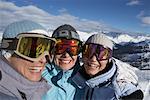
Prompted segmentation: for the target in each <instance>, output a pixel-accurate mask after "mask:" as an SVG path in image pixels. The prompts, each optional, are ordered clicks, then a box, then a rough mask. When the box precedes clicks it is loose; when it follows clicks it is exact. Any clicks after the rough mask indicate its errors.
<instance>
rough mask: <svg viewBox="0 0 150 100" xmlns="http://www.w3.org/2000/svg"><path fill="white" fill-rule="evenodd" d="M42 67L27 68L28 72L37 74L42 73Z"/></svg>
mask: <svg viewBox="0 0 150 100" xmlns="http://www.w3.org/2000/svg"><path fill="white" fill-rule="evenodd" d="M42 68H43V67H29V70H30V71H31V72H33V73H39V72H41V71H42Z"/></svg>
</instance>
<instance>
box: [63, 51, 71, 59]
mask: <svg viewBox="0 0 150 100" xmlns="http://www.w3.org/2000/svg"><path fill="white" fill-rule="evenodd" d="M62 57H64V58H67V57H70V55H69V54H68V53H67V52H64V53H63V54H62Z"/></svg>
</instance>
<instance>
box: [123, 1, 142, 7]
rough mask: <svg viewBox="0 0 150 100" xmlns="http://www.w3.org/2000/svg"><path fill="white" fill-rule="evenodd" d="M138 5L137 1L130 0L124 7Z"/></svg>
mask: <svg viewBox="0 0 150 100" xmlns="http://www.w3.org/2000/svg"><path fill="white" fill-rule="evenodd" d="M139 4H140V1H139V0H131V1H129V2H128V3H126V5H128V6H133V5H139Z"/></svg>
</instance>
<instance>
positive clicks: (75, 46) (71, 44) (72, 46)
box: [55, 39, 80, 56]
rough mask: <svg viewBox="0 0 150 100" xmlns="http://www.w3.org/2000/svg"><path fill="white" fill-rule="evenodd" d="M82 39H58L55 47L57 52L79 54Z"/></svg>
mask: <svg viewBox="0 0 150 100" xmlns="http://www.w3.org/2000/svg"><path fill="white" fill-rule="evenodd" d="M79 45H80V41H78V40H73V39H71V40H68V39H57V44H56V47H55V53H56V54H62V53H64V52H65V51H66V52H69V53H71V54H72V55H73V56H75V55H77V54H79V51H80V46H79Z"/></svg>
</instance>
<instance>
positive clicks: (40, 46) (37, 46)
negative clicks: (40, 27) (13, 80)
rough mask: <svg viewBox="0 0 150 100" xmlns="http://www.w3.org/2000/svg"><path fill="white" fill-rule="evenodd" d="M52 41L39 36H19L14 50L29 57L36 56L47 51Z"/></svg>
mask: <svg viewBox="0 0 150 100" xmlns="http://www.w3.org/2000/svg"><path fill="white" fill-rule="evenodd" d="M52 42H53V41H52V40H50V39H46V38H41V37H21V38H20V39H19V43H18V45H17V50H16V51H17V52H18V53H20V54H22V55H24V56H27V57H30V58H38V57H39V56H40V55H42V54H43V53H44V52H45V51H48V52H49V50H50V48H51V46H52V45H51V44H52Z"/></svg>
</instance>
